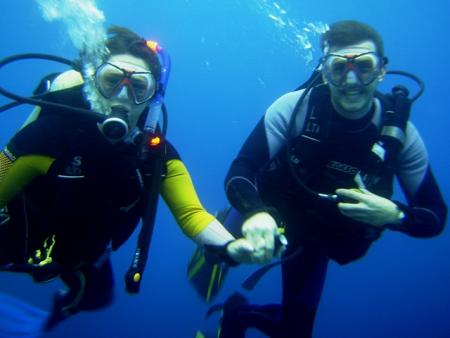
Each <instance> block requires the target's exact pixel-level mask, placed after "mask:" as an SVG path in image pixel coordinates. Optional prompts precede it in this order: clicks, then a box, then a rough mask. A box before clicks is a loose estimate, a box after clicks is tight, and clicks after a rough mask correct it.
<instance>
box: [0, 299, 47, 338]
mask: <svg viewBox="0 0 450 338" xmlns="http://www.w3.org/2000/svg"><path fill="white" fill-rule="evenodd" d="M48 317H49V313H48V312H46V311H44V310H41V309H39V308H37V307H35V306H33V305H30V304H28V303H26V302H24V301H22V300H19V299H17V298H14V297H12V296H9V295H6V294H3V293H0V338H13V337H25V338H37V337H39V336H40V335H41V334H42V332H43V331H44V327H45V324H46V322H47V319H48Z"/></svg>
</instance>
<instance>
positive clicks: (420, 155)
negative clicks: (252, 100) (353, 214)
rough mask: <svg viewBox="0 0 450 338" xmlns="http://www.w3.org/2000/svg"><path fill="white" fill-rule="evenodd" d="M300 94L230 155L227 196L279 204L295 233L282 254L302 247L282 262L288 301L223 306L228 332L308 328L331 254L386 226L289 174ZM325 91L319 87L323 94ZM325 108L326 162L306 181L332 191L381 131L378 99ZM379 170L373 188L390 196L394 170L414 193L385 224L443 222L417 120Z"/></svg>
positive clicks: (350, 250)
mask: <svg viewBox="0 0 450 338" xmlns="http://www.w3.org/2000/svg"><path fill="white" fill-rule="evenodd" d="M300 95H301V91H297V92H292V93H288V94H286V95H284V96H282V97H281V98H279V99H278V100H277V101H275V102H274V103H273V104H272V105H271V107H269V109H268V110H267V112H266V114H265V116H264V118H263V119H262V120H261V121H260V122H259V123H258V125H257V126H256V127H255V129H254V130H253V132H252V133H251V134H250V136H249V137H248V139H247V140H246V142H245V143H244V145H243V147H242V148H241V150H240V152H239V155H238V156H237V158H236V159H235V160H234V161H233V163H232V165H231V168H230V170H229V172H228V175H227V178H226V182H225V186H226V193H227V196H228V199H229V200H230V202H231V204H232V205H233V206H234V207H235V208H236V209H237V210H238V211H239V212H241V213H242V214H243V215H244V217H245V216H247V217H248V216H249V215H252V214H254V213H256V212H258V211H264V210H268V211H269V212H270V210H271V209H274V210H275V211H276V212H275V213H274V216H275V217H276V219H277V221H278V222H282V223H284V225H285V226H286V236H287V238H288V241H289V247H288V250H287V252H286V253H285V254H284V255H285V257H286V256H287V255H289V254H291V253H292V252H294V251H295V250H296V249H297V248H299V247H302V248H303V252H302V254H301V255H299V256H298V257H297V258H295V259H293V260H290V261H288V262H286V263H284V264H283V265H282V281H283V282H282V283H283V294H282V304H281V305H276V304H272V305H266V306H256V305H250V304H241V305H238V306H235V308H234V310H231V311H230V310H229V311H225V314H224V317H223V320H222V327H221V337H222V338H231V337H232V338H239V337H244V336H245V330H246V329H247V328H249V327H253V328H257V329H259V330H261V331H262V332H264V333H265V334H267V335H269V336H270V337H279V338H289V337H297V338H306V337H311V335H312V330H313V323H314V319H315V315H316V311H317V307H318V304H319V300H320V295H321V292H322V288H323V285H324V280H325V275H326V270H327V263H328V261H329V259H333V260H335V261H337V262H338V263H340V264H346V263H348V262H351V261H354V260H356V259H358V258H360V257H362V256H364V254H365V253H366V252H367V250H368V249H369V247H370V245H371V244H372V243H373V241H375V240H376V239H377V238H379V237H380V235H381V230H379V229H378V228H376V227H373V226H370V225H368V224H364V223H360V222H356V221H353V220H350V219H349V218H347V217H345V216H343V215H341V214H340V213H339V211H338V209H337V206H336V204H335V203H333V202H325V201H321V200H318V199H317V198H315V197H312V195H310V194H309V193H308V192H306V191H305V190H304V189H302V188H301V187H300V186H299V185H298V184H297V183H296V181H295V179H294V178H293V176H292V174H291V171H290V168H289V167H288V166H287V156H286V145H287V139H288V133H289V130H288V129H289V128H288V125H289V121H290V118H291V115H292V113H293V111H294V107H295V106H296V104H297V102H298V99H299V97H300ZM309 99H310V97H309V96H307V97H306V99H305V101H304V104H303V105H302V107H300V110H299V113H298V116H297V119H296V125H295V127H294V133H293V136H294V137H295V136H296V135H300V134H301V131H304V130H305V129H304V128H303V127H304V123H305V122H304V121H305V116H306V115H307V112H308V107H310V106H309V105H310V104H314V103H310V102H309ZM329 100H330V98H329V97H322V101H321V102H329ZM311 101H313V100H311ZM321 106H323V105H321ZM327 109H330V111H329V112H328V113H329V114H330V121H331V123H330V125H329V128H330V129H329V133H328V136H327V138H328V139H327V142H326V147H325V149H320V151H319V150H313V153H312V156H311V158H312V159H317V158H320V161H318V162H319V164H320V165H319V166H318V167H316V168H314V172H309V173H303V174H305V176H304V177H305V178H307V180H308V184H310V185H311V186H312V187H313V188H315V189H317V190H318V191H319V192H327V193H332V192H334V190H335V189H336V188H352V187H354V184H353V183H349V182H346V181H345V179H341V178H342V177H344V176H349V175H348V174H349V173H350V174H354V173H355V172H357V170H356V169H358V168H359V169H367V168H365V165H366V164H367V163H368V162H367V154H368V153H369V152H370V151H371V146H372V145H373V142H374V141H376V138H377V135H378V131H379V129H380V124H381V121H382V119H381V117H382V109H381V104H380V102H379V100H378V99H375V100H374V105H373V108H372V110H371V112H370V113H369V114H368V115H367V116H365V117H363V118H362V119H360V120H353V121H350V120H346V119H343V118H342V117H340V116H339V115H338V114H337V113H336V112H335V111H334V110H333V109H332V107H331V104H328V108H327ZM374 131H375V133H374ZM307 151H311V149H307ZM314 151H315V152H314ZM324 152H325V153H326V155H324ZM306 153H307V152H304V154H306ZM295 155H297V156H300V157H301V154H300V155H298V154H295ZM321 157H325V158H321ZM300 160H301V159H300ZM355 168H356V169H355ZM344 174H345V175H344ZM379 174H380V175H379V177H378V179H377V180H375V181H374V182H373V184H371V185H370V186H368V187H367V188H368V189H369V190H370V191H372V192H374V193H376V194H378V195H380V196H383V197H385V198H391V195H392V189H393V178H394V176H396V177H397V178H398V180H399V182H400V185H401V187H402V190H403V192H404V194H405V196H406V199H407V202H408V204H407V205H405V204H403V203H400V202H395V203H396V204H397V205H398V206H399V208H400V209H401V210H402V211H403V212H404V213H405V215H406V217H405V219H404V220H403V222H402V224H398V225H388V228H390V229H392V230H397V231H402V232H405V233H407V234H409V235H411V236H416V237H431V236H435V235H437V234H439V233H440V232H441V230H442V229H443V226H444V224H445V219H446V212H447V209H446V205H445V203H444V201H443V199H442V196H441V194H440V191H439V189H438V186H437V184H436V182H435V180H434V178H433V175H432V172H431V169H430V166H429V163H428V158H427V153H426V150H425V147H424V145H423V142H422V140H421V138H420V136H419V134H418V132H417V130H416V129H415V127H414V126H413V125H412V124H411V123H408V126H407V129H406V141H405V145H404V147H403V149H402V151H401V153H400V154H399V156H398V159H397V161H396V163H395V168H394V170H389V171H386V172H383V173H379ZM353 176H354V175H353ZM321 189H322V190H321ZM323 190H326V191H323Z"/></svg>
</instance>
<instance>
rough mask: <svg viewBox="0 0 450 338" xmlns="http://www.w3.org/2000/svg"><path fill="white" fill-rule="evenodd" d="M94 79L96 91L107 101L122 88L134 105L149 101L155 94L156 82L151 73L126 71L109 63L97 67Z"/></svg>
mask: <svg viewBox="0 0 450 338" xmlns="http://www.w3.org/2000/svg"><path fill="white" fill-rule="evenodd" d="M94 78H95V86H96V87H97V89H98V91H99V92H100V94H102V95H103V96H104V97H106V98H107V99H110V98H112V97H114V96H115V95H117V94H118V93H120V91H121V90H122V88H123V87H124V86H126V87H127V89H128V90H129V92H130V93H131V95H132V97H133V100H134V103H136V104H142V103H145V102H147V101H149V100H150V99H151V98H152V97H153V95H155V92H156V81H155V78H154V76H153V75H152V73H151V72H146V71H138V72H135V71H127V70H125V69H123V68H120V67H119V66H116V65H114V64H113V63H109V62H105V63H104V64H102V65H101V66H100V67H98V69H97V70H96V72H95V77H94Z"/></svg>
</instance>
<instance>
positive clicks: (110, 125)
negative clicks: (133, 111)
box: [102, 107, 128, 141]
mask: <svg viewBox="0 0 450 338" xmlns="http://www.w3.org/2000/svg"><path fill="white" fill-rule="evenodd" d="M102 132H103V134H104V135H105V136H106V137H107V138H108V139H109V140H111V141H120V140H122V139H123V138H125V136H126V135H127V134H128V110H126V109H125V108H123V107H112V108H111V114H110V115H108V117H107V118H106V119H105V120H104V121H103V123H102Z"/></svg>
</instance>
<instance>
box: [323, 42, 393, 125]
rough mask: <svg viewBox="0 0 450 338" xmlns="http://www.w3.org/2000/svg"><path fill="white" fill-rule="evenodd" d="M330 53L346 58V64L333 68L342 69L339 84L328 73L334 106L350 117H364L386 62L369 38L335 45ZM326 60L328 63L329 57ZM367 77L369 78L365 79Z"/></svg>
mask: <svg viewBox="0 0 450 338" xmlns="http://www.w3.org/2000/svg"><path fill="white" fill-rule="evenodd" d="M327 55H332V57H335V58H337V59H341V61H342V60H344V61H343V62H342V63H343V64H337V65H335V66H336V68H334V69H333V71H337V72H339V71H342V77H341V79H340V80H341V81H340V82H339V83H337V81H331V77H330V76H328V78H327V76H325V75H324V82H325V83H327V84H328V86H329V88H330V92H331V102H332V104H333V107H334V108H335V109H336V111H337V112H338V113H339V114H341V115H342V116H344V117H346V118H350V119H357V118H361V117H362V116H364V115H365V114H367V112H368V111H369V110H370V107H371V105H372V102H373V97H374V94H375V91H376V88H377V86H378V83H379V82H380V81H381V80H382V79H383V76H384V73H385V72H384V68H383V66H382V64H381V62H382V61H381V59H380V58H379V56H378V55H377V54H376V47H375V44H374V43H373V42H372V41H368V40H367V41H364V42H361V43H358V44H355V45H351V46H348V47H345V48H335V49H333V48H332V49H330V50H329V51H328V54H327ZM324 60H325V61H324V62H326V60H327V56H325V58H324ZM348 60H353V61H348ZM371 62H372V63H371ZM324 67H325V66H324ZM345 67H346V68H345ZM368 72H372V74H369V73H368ZM370 75H372V77H369V76H370ZM366 79H369V80H368V81H365V80H366Z"/></svg>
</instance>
